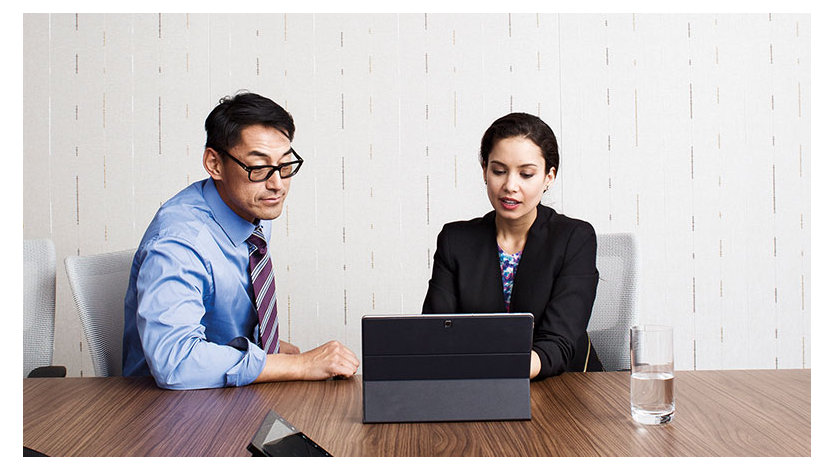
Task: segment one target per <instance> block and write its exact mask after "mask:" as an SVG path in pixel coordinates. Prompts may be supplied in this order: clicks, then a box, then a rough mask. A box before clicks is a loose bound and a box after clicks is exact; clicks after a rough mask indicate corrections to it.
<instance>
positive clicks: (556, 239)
mask: <svg viewBox="0 0 834 470" xmlns="http://www.w3.org/2000/svg"><path fill="white" fill-rule="evenodd" d="M481 167H482V168H483V171H484V183H485V184H486V189H487V196H488V197H489V202H490V203H491V204H492V207H493V208H494V209H495V210H494V211H492V212H490V213H488V214H486V215H485V216H483V217H480V218H477V219H472V220H469V221H461V222H452V223H449V224H446V225H445V226H444V227H443V230H442V231H441V232H440V235H438V237H437V251H436V252H435V255H434V269H433V271H432V277H431V280H430V281H429V290H428V292H427V293H426V300H425V302H424V303H423V313H493V312H530V313H532V314H533V317H534V318H535V326H534V329H533V351H532V353H531V355H530V378H531V379H532V378H536V377H539V378H544V377H550V376H553V375H558V374H561V373H562V372H565V371H585V370H602V365H601V364H600V362H599V359H598V358H597V355H596V352H595V351H594V348H593V346H591V344H590V340H589V339H588V334H587V332H586V328H587V326H588V319H589V318H590V316H591V307H592V306H593V303H594V297H595V296H596V288H597V281H598V279H599V273H598V271H597V269H596V250H597V241H596V234H595V233H594V228H593V227H592V226H591V225H590V224H589V223H587V222H583V221H581V220H576V219H571V218H569V217H566V216H564V215H561V214H558V213H556V212H555V211H554V210H553V209H551V208H549V207H547V206H544V205H542V204H541V199H542V195H543V194H544V192H545V191H547V190H548V189H549V188H550V187H551V185H552V184H553V181H554V180H555V178H556V172H557V171H558V169H559V148H558V144H557V142H556V136H555V135H553V131H552V130H551V129H550V127H549V126H548V125H547V124H545V123H544V121H542V120H541V119H539V118H537V117H535V116H532V115H530V114H525V113H512V114H508V115H506V116H504V117H502V118H500V119H498V120H497V121H495V122H494V123H492V125H491V126H490V127H489V129H487V131H486V133H484V137H483V139H482V140H481Z"/></svg>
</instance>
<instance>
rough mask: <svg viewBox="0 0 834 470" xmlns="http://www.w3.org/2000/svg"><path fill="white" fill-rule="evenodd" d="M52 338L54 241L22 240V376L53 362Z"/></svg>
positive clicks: (53, 319)
mask: <svg viewBox="0 0 834 470" xmlns="http://www.w3.org/2000/svg"><path fill="white" fill-rule="evenodd" d="M54 340H55V244H53V243H52V240H48V239H42V240H23V376H24V377H26V376H27V375H29V372H31V371H32V370H33V369H35V368H37V367H43V366H49V365H52V350H53V347H54Z"/></svg>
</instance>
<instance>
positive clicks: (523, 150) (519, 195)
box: [484, 137, 556, 222]
mask: <svg viewBox="0 0 834 470" xmlns="http://www.w3.org/2000/svg"><path fill="white" fill-rule="evenodd" d="M555 178H556V170H555V169H554V168H551V169H550V171H547V172H546V171H545V161H544V155H542V151H541V149H540V148H539V146H538V145H536V144H535V143H533V141H531V140H530V139H527V138H525V137H508V138H506V139H501V140H499V141H498V142H496V143H495V146H493V148H492V152H490V154H489V155H488V157H487V165H486V166H485V167H484V181H486V186H487V196H489V202H490V204H492V207H493V208H494V209H495V213H496V216H497V217H499V218H502V219H505V220H507V221H525V220H530V219H532V220H535V217H536V206H537V205H538V204H539V202H540V201H541V199H542V195H543V194H544V191H545V189H547V188H548V187H549V186H550V185H551V184H552V183H553V180H554V179H555ZM532 220H530V221H531V222H532Z"/></svg>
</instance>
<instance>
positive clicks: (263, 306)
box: [246, 225, 279, 354]
mask: <svg viewBox="0 0 834 470" xmlns="http://www.w3.org/2000/svg"><path fill="white" fill-rule="evenodd" d="M246 241H247V242H249V275H250V276H251V278H252V295H253V297H254V298H255V307H256V308H257V309H258V324H259V330H260V332H261V347H263V350H264V351H266V353H267V354H275V353H277V352H278V347H279V343H278V313H277V309H276V307H275V274H274V273H273V271H272V261H271V260H270V259H269V251H268V250H267V247H266V237H264V233H263V230H262V229H261V226H260V225H258V227H257V228H256V229H255V231H254V232H252V235H251V236H250V237H249V238H248V239H247V240H246Z"/></svg>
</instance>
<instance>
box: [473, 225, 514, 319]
mask: <svg viewBox="0 0 834 470" xmlns="http://www.w3.org/2000/svg"><path fill="white" fill-rule="evenodd" d="M483 223H484V227H483V231H482V234H483V236H482V237H481V238H480V240H479V243H480V244H481V245H482V247H481V249H480V250H479V252H480V253H483V256H484V260H485V261H486V263H485V264H484V266H485V268H484V269H483V271H482V276H483V277H482V278H481V282H480V283H479V285H481V286H484V287H485V289H484V290H483V292H482V299H483V303H484V305H486V306H487V308H486V310H491V312H490V313H499V312H505V311H506V310H507V308H506V307H505V306H504V283H503V281H502V280H501V262H500V261H499V259H498V241H497V239H496V232H495V211H492V212H490V213H488V214H486V215H485V216H484V218H483ZM522 257H523V256H522Z"/></svg>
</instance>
